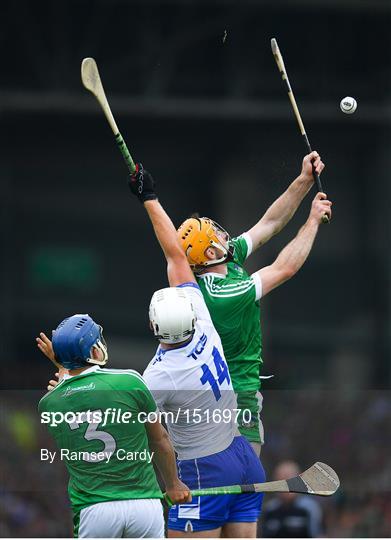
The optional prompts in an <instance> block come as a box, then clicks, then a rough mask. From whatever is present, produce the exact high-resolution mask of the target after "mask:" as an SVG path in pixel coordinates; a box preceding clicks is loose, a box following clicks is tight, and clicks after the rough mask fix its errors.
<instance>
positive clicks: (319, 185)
mask: <svg viewBox="0 0 391 540" xmlns="http://www.w3.org/2000/svg"><path fill="white" fill-rule="evenodd" d="M303 139H304V143H305V145H306V147H307V150H308V152H309V153H311V152H312V148H311V145H310V141H309V140H308V137H307V133H306V132H305V131H304V133H303ZM312 174H313V176H314V179H315V183H316V187H317V188H318V191H321V192H323V186H322V182H321V181H320V177H319V174H318V173H317V172H316V171H315V167H314V164H312ZM322 223H330V220H329V216H328V215H327V214H324V215H323V217H322Z"/></svg>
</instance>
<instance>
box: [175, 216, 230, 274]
mask: <svg viewBox="0 0 391 540" xmlns="http://www.w3.org/2000/svg"><path fill="white" fill-rule="evenodd" d="M218 233H220V234H222V235H224V236H225V238H226V239H227V241H228V240H229V234H228V233H227V231H226V230H224V229H223V228H222V227H221V226H220V225H218V224H217V223H216V222H214V221H213V220H211V219H209V218H206V217H202V218H193V217H192V218H188V219H186V221H184V222H183V223H182V225H181V226H180V227H179V229H178V237H179V241H180V243H181V246H182V247H183V250H184V252H185V253H186V256H187V260H188V261H189V264H190V266H191V268H192V269H193V270H195V271H200V270H202V269H203V268H206V267H207V266H216V265H217V264H221V263H223V262H225V261H226V260H227V259H228V258H229V257H230V256H231V255H232V254H231V252H230V250H229V248H228V247H226V246H224V244H223V243H222V242H221V239H220V238H219V237H218ZM209 247H216V248H218V249H219V250H221V251H222V253H223V256H222V257H220V258H219V259H213V260H211V259H209V258H208V257H207V255H206V254H205V252H206V250H207V249H208V248H209Z"/></svg>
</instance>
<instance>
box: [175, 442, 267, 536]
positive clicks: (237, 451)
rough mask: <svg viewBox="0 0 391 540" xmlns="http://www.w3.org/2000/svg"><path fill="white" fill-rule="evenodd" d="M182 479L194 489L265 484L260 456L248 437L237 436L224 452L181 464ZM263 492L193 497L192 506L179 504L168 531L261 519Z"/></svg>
mask: <svg viewBox="0 0 391 540" xmlns="http://www.w3.org/2000/svg"><path fill="white" fill-rule="evenodd" d="M178 474H179V477H180V479H181V480H182V481H183V482H184V483H185V484H187V485H188V486H189V488H190V489H199V488H207V487H216V486H230V485H234V484H255V483H258V482H264V481H265V472H264V470H263V467H262V464H261V462H260V460H259V457H258V456H257V455H256V454H255V452H254V450H253V449H252V447H251V445H250V443H249V442H248V441H247V440H246V439H245V438H244V437H235V438H234V440H233V441H232V443H231V445H230V446H229V447H228V448H227V449H226V450H223V451H222V452H218V453H217V454H212V455H211V456H206V457H203V458H198V459H188V460H182V461H178ZM262 499H263V493H245V494H243V495H215V496H212V495H208V496H203V497H193V500H192V502H191V503H188V504H180V505H175V506H173V507H172V508H171V509H170V512H169V515H168V528H169V529H173V530H176V531H208V530H211V529H217V528H218V527H221V526H222V525H224V523H238V522H247V523H252V522H254V521H257V520H258V517H259V514H260V512H261V507H262Z"/></svg>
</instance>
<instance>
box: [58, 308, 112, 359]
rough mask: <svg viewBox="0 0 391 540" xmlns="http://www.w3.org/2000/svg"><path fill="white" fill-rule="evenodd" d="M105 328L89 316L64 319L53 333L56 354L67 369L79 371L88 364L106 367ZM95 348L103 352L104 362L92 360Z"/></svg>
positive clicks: (74, 316)
mask: <svg viewBox="0 0 391 540" xmlns="http://www.w3.org/2000/svg"><path fill="white" fill-rule="evenodd" d="M102 331H103V328H102V327H101V326H99V325H98V324H96V322H95V321H94V320H93V319H92V318H91V317H90V316H89V315H87V314H86V315H80V314H78V315H72V317H68V318H66V319H64V320H63V321H62V322H60V324H59V325H58V326H57V328H56V330H55V331H54V332H53V336H52V345H53V350H54V353H55V355H56V357H57V359H58V361H59V362H60V364H61V365H62V366H64V368H66V369H78V368H81V367H86V366H88V364H98V365H100V366H104V365H105V364H106V362H107V358H108V356H107V346H106V342H105V340H104V337H103V334H102ZM93 346H95V347H97V348H98V349H100V350H101V351H102V352H103V360H96V359H94V358H91V356H92V354H91V349H92V347H93Z"/></svg>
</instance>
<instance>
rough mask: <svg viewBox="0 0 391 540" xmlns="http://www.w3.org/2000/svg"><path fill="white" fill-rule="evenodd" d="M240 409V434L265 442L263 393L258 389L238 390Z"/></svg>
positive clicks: (250, 440) (257, 441) (254, 440)
mask: <svg viewBox="0 0 391 540" xmlns="http://www.w3.org/2000/svg"><path fill="white" fill-rule="evenodd" d="M236 398H237V401H238V409H240V411H241V412H240V414H239V417H238V428H239V431H240V434H241V435H243V436H244V437H246V439H247V440H248V441H249V442H256V443H260V444H263V443H264V432H263V424H262V420H261V418H260V413H261V410H262V401H263V397H262V394H261V393H260V392H258V391H254V390H252V391H249V392H238V393H237V394H236Z"/></svg>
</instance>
